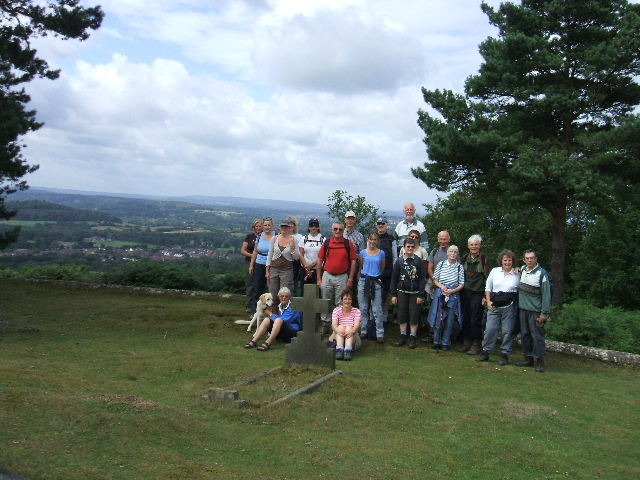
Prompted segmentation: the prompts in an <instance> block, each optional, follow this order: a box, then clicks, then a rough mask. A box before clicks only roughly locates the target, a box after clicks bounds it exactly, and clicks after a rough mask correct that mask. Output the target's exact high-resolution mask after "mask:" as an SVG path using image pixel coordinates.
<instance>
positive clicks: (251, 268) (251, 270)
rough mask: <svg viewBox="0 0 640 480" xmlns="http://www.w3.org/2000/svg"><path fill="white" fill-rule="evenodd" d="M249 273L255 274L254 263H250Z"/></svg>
mask: <svg viewBox="0 0 640 480" xmlns="http://www.w3.org/2000/svg"><path fill="white" fill-rule="evenodd" d="M249 275H253V265H251V264H250V265H249Z"/></svg>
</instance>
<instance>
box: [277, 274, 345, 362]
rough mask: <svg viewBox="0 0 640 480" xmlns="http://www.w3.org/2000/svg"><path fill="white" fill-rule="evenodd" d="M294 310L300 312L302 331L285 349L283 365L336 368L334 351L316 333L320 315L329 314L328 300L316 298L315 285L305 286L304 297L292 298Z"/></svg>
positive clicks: (316, 287)
mask: <svg viewBox="0 0 640 480" xmlns="http://www.w3.org/2000/svg"><path fill="white" fill-rule="evenodd" d="M291 301H292V302H293V308H294V310H297V311H299V312H302V319H303V324H302V331H300V332H298V335H297V336H296V337H294V338H293V339H292V340H291V343H290V344H289V345H287V346H286V347H285V348H286V350H285V360H284V361H285V363H286V364H287V365H316V366H319V367H328V368H330V369H331V370H335V368H336V356H335V349H334V348H333V347H327V343H326V341H323V340H322V334H321V333H320V332H319V331H318V324H319V322H320V314H321V313H330V312H329V300H326V299H322V298H318V286H317V285H305V286H304V296H303V297H294V298H293V299H292V300H291Z"/></svg>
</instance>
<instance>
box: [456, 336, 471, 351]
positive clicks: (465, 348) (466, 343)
mask: <svg viewBox="0 0 640 480" xmlns="http://www.w3.org/2000/svg"><path fill="white" fill-rule="evenodd" d="M472 344H473V340H471V337H464V343H463V344H462V346H461V347H460V348H458V351H459V352H460V353H467V352H468V351H469V349H470V348H471V345H472Z"/></svg>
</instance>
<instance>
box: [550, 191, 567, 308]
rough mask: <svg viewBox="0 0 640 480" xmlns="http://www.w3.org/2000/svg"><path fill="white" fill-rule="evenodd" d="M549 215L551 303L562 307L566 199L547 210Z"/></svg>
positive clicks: (561, 199) (560, 200)
mask: <svg viewBox="0 0 640 480" xmlns="http://www.w3.org/2000/svg"><path fill="white" fill-rule="evenodd" d="M549 212H550V213H551V224H552V232H551V276H552V277H553V303H554V304H555V305H558V306H561V305H562V297H563V295H564V265H565V256H566V247H565V240H566V234H567V198H566V196H565V197H563V198H559V199H558V202H557V203H555V204H554V205H552V206H551V207H550V208H549Z"/></svg>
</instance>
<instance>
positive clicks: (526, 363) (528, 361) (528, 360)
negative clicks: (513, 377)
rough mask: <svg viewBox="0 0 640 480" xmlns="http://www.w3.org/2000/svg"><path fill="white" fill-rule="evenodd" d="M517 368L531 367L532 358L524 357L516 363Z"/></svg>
mask: <svg viewBox="0 0 640 480" xmlns="http://www.w3.org/2000/svg"><path fill="white" fill-rule="evenodd" d="M516 365H517V366H518V367H533V357H524V360H522V361H521V362H518V363H516Z"/></svg>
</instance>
